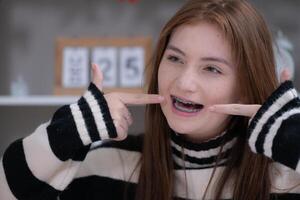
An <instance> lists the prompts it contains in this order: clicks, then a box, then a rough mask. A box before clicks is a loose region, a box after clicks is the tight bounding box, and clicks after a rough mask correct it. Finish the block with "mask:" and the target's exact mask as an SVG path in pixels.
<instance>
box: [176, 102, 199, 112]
mask: <svg viewBox="0 0 300 200" xmlns="http://www.w3.org/2000/svg"><path fill="white" fill-rule="evenodd" d="M174 106H175V108H176V109H177V110H180V111H182V112H187V113H194V112H198V111H200V109H194V108H192V109H188V108H184V107H181V106H179V105H178V104H177V102H175V103H174Z"/></svg>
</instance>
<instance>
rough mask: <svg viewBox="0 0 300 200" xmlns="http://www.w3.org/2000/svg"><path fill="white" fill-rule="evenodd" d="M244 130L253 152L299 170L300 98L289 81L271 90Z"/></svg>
mask: <svg viewBox="0 0 300 200" xmlns="http://www.w3.org/2000/svg"><path fill="white" fill-rule="evenodd" d="M248 131H249V133H248V136H249V138H248V142H249V145H250V148H251V150H252V151H253V152H255V153H260V154H264V155H265V156H267V157H269V158H271V159H273V160H274V161H276V162H279V163H281V164H284V165H286V166H288V167H290V168H292V169H294V170H296V171H297V172H300V162H299V158H300V100H299V97H298V94H297V91H296V90H295V88H294V87H293V84H292V82H291V81H286V82H284V83H282V84H281V85H280V86H279V88H277V89H276V90H275V91H274V92H273V93H272V95H271V96H270V97H269V98H268V99H267V101H266V102H265V103H264V104H263V105H262V107H261V108H260V109H259V111H258V112H257V113H256V115H255V116H254V117H253V118H252V120H251V121H250V123H249V128H248Z"/></svg>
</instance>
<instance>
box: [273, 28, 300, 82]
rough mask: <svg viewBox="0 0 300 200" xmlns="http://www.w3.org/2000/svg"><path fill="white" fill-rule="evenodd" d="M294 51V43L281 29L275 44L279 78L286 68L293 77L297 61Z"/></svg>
mask: <svg viewBox="0 0 300 200" xmlns="http://www.w3.org/2000/svg"><path fill="white" fill-rule="evenodd" d="M292 51H293V45H292V43H291V42H290V41H289V40H288V38H287V37H285V36H284V35H283V33H282V32H281V31H279V32H278V33H277V36H276V40H275V44H274V55H275V61H276V73H277V77H278V79H279V77H280V73H281V71H282V70H283V69H284V68H287V69H288V70H289V73H290V74H291V78H293V77H294V73H295V62H294V59H293V57H292V54H291V52H292Z"/></svg>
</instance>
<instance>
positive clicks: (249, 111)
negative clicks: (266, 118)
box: [209, 104, 261, 117]
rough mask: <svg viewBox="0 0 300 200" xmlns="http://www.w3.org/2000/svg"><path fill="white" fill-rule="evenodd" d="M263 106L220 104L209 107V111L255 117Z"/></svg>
mask: <svg viewBox="0 0 300 200" xmlns="http://www.w3.org/2000/svg"><path fill="white" fill-rule="evenodd" d="M260 107H261V105H258V104H250V105H246V104H218V105H213V106H211V107H209V110H210V111H212V112H216V113H222V114H228V115H240V116H247V117H252V116H254V115H255V114H256V113H257V111H258V109H259V108H260Z"/></svg>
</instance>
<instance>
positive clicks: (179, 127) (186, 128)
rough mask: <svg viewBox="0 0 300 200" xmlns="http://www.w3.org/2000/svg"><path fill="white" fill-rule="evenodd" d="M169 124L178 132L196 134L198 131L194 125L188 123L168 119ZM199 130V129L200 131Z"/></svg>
mask: <svg viewBox="0 0 300 200" xmlns="http://www.w3.org/2000/svg"><path fill="white" fill-rule="evenodd" d="M168 124H169V126H170V128H171V129H172V130H174V131H175V132H177V133H181V134H185V135H189V134H195V132H197V131H196V130H195V129H193V127H191V126H190V125H188V124H187V123H184V124H183V123H178V122H177V123H176V122H171V121H168ZM198 132H199V131H198Z"/></svg>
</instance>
